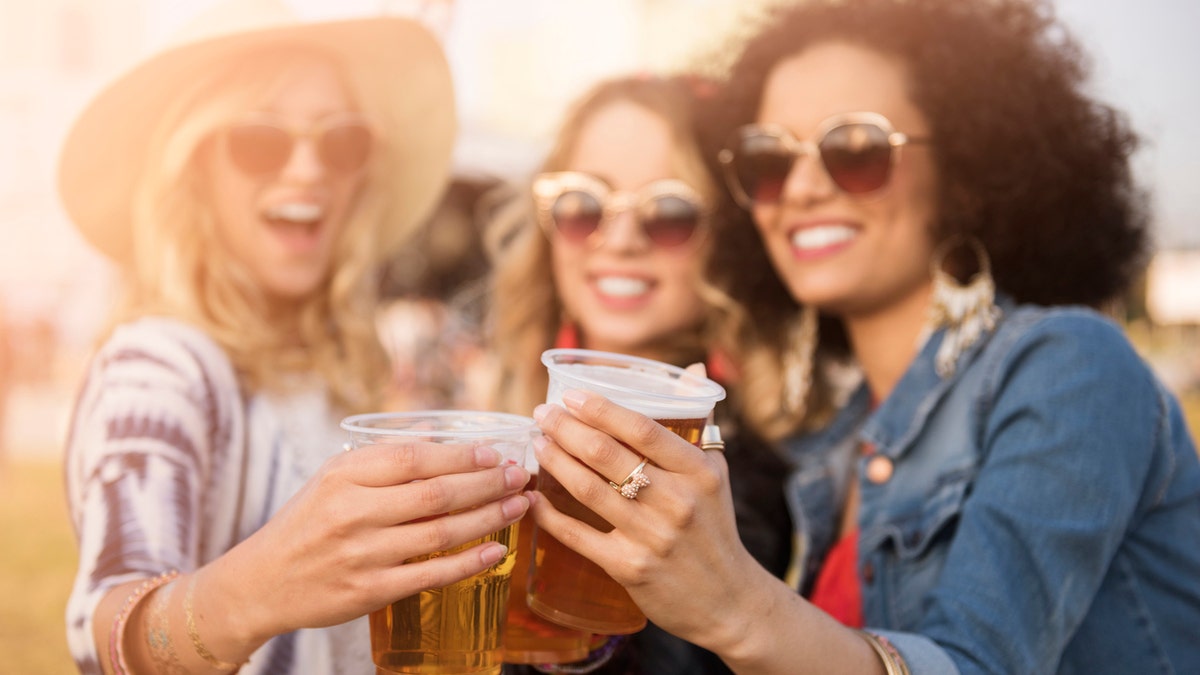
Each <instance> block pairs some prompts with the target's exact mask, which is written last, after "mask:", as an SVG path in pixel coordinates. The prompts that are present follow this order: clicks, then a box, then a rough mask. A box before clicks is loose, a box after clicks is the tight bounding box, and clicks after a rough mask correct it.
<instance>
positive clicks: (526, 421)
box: [339, 410, 537, 439]
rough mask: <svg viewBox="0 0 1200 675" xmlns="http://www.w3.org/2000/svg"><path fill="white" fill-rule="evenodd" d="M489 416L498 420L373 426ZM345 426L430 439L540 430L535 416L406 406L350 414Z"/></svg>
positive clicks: (353, 431)
mask: <svg viewBox="0 0 1200 675" xmlns="http://www.w3.org/2000/svg"><path fill="white" fill-rule="evenodd" d="M462 417H469V418H476V419H480V420H483V419H488V420H492V421H494V422H496V424H494V425H492V426H487V427H481V428H479V429H469V428H468V429H395V428H388V427H379V426H370V423H371V422H374V421H376V420H383V419H434V420H440V419H449V418H462ZM339 426H341V428H342V429H345V430H346V431H348V432H350V433H360V434H377V435H380V436H389V435H391V436H399V437H403V436H420V437H422V438H427V439H446V438H456V439H460V438H461V439H474V438H494V437H496V436H497V435H505V434H511V433H523V432H529V433H531V434H532V433H533V432H534V431H536V430H537V422H536V421H535V420H534V419H533V418H532V417H526V416H524V415H516V414H513V413H502V412H493V411H489V410H405V411H396V412H374V413H363V414H359V415H350V416H349V417H346V418H345V419H343V420H342V421H341V424H340V425H339Z"/></svg>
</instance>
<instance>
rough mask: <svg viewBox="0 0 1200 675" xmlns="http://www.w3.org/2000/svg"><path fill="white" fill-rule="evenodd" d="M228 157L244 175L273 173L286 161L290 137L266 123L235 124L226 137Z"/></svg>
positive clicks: (290, 146) (288, 154)
mask: <svg viewBox="0 0 1200 675" xmlns="http://www.w3.org/2000/svg"><path fill="white" fill-rule="evenodd" d="M226 143H227V145H228V148H229V159H230V160H231V161H232V162H233V164H234V166H236V167H238V168H239V169H241V170H242V171H244V172H246V173H248V174H264V173H274V172H276V171H278V170H280V169H281V168H283V167H284V165H286V164H287V161H288V157H290V156H291V153H292V137H291V136H289V135H288V134H287V132H285V131H284V130H282V129H279V128H278V127H273V126H271V125H269V124H239V125H238V126H235V127H233V128H231V129H230V130H229V132H228V134H227V136H226Z"/></svg>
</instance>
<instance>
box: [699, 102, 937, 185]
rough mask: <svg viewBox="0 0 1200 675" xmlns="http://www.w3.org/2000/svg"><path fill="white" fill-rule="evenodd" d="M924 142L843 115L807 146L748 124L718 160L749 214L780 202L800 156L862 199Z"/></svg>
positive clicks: (881, 122) (874, 119)
mask: <svg viewBox="0 0 1200 675" xmlns="http://www.w3.org/2000/svg"><path fill="white" fill-rule="evenodd" d="M928 142H929V139H927V138H918V137H912V136H908V135H906V134H903V133H900V132H898V131H896V130H895V129H894V128H893V127H892V123H891V122H889V121H888V119H887V118H886V117H884V116H883V115H879V114H877V113H868V112H861V113H847V114H844V115H835V116H834V117H830V118H829V119H826V120H825V121H823V122H821V124H820V125H818V127H817V133H816V137H815V139H814V140H811V141H801V140H798V139H797V138H796V137H795V136H793V135H792V134H791V133H790V132H788V131H787V130H786V129H783V128H781V127H777V126H773V125H765V124H748V125H746V126H743V127H741V128H739V129H737V130H736V131H735V132H734V133H733V136H732V138H731V139H730V141H729V142H728V143H727V144H726V146H725V149H723V150H721V152H720V153H719V154H718V155H717V159H718V161H719V162H720V163H721V166H722V167H723V169H724V172H725V182H726V183H727V184H728V185H729V189H730V190H731V191H732V192H733V196H734V198H735V199H736V200H737V201H738V203H739V204H741V205H742V206H743V207H745V208H753V207H754V206H756V205H763V204H775V203H777V202H778V201H779V199H780V196H781V195H782V193H783V186H784V183H786V182H787V178H788V174H790V173H791V172H792V168H793V167H794V166H795V165H796V160H797V159H798V158H799V157H801V156H802V155H814V156H815V157H817V158H819V159H820V160H821V166H822V167H823V168H824V170H825V173H826V175H828V176H829V179H830V180H831V181H833V184H834V185H836V186H837V187H838V189H839V190H841V191H842V192H845V193H847V194H851V195H856V196H867V195H870V194H871V193H874V192H877V191H879V190H881V189H882V188H883V187H885V186H886V185H887V184H888V180H889V179H890V178H891V174H892V167H893V166H894V165H895V164H896V162H897V161H898V160H899V156H900V148H901V147H903V146H905V145H910V144H913V145H915V144H921V143H928Z"/></svg>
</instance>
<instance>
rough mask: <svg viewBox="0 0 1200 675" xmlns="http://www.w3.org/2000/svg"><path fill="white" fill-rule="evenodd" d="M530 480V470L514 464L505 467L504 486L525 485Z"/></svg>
mask: <svg viewBox="0 0 1200 675" xmlns="http://www.w3.org/2000/svg"><path fill="white" fill-rule="evenodd" d="M528 482H529V472H528V471H526V470H525V469H523V468H521V467H519V466H516V465H513V466H509V467H506V468H505V469H504V486H505V487H507V488H509V489H513V488H519V487H525V484H526V483H528Z"/></svg>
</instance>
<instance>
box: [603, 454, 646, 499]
mask: <svg viewBox="0 0 1200 675" xmlns="http://www.w3.org/2000/svg"><path fill="white" fill-rule="evenodd" d="M649 461H650V460H648V459H646V458H644V457H643V458H642V463H641V464H638V465H637V466H635V467H634V468H633V471H630V472H629V475H628V476H626V477H625V480H623V481H621V482H620V483H614V482H613V481H611V480H610V481H608V484H609V486H610V487H612V489H614V490H616V491H617V492H620V493H621V496H622V497H624V498H626V499H637V495H638V490H640V489H642V488H644V487H646V486H647V485H649V484H650V477H649V476H647V475H646V474H644V473H642V469H645V468H646V464H647V463H649Z"/></svg>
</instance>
